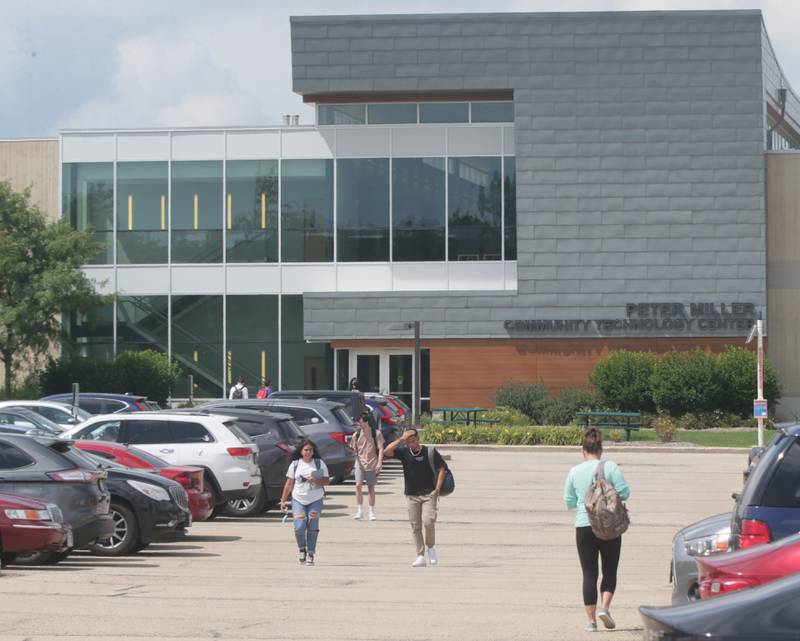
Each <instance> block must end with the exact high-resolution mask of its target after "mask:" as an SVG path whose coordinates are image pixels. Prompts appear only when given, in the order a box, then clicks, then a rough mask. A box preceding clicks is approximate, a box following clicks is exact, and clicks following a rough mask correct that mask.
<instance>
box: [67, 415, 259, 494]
mask: <svg viewBox="0 0 800 641" xmlns="http://www.w3.org/2000/svg"><path fill="white" fill-rule="evenodd" d="M61 437H62V438H65V439H79V440H88V441H111V442H114V443H123V444H125V445H135V446H136V447H138V448H139V449H142V450H145V451H146V452H150V453H151V454H155V455H156V456H158V457H160V458H162V459H164V460H165V461H167V462H169V463H172V464H173V465H194V466H196V467H202V468H204V469H205V485H206V487H208V488H209V489H210V490H211V491H212V492H213V493H214V503H215V505H219V506H223V505H224V504H225V503H226V502H227V501H231V500H234V499H241V498H248V497H250V496H252V495H253V494H254V493H255V492H256V491H257V490H258V488H259V487H260V485H261V471H260V468H259V466H258V445H256V444H255V443H253V440H252V439H251V438H250V437H249V436H248V435H247V434H245V433H244V432H242V431H241V430H240V429H239V428H238V427H237V426H236V424H235V418H233V417H230V416H220V415H208V414H187V413H183V412H182V413H180V414H169V413H166V412H135V413H132V414H107V415H104V416H93V417H92V418H90V419H89V420H88V421H86V422H84V423H81V424H80V425H78V426H77V427H74V428H73V429H71V430H68V431H66V432H64V433H63V434H62V435H61Z"/></svg>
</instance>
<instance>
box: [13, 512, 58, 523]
mask: <svg viewBox="0 0 800 641" xmlns="http://www.w3.org/2000/svg"><path fill="white" fill-rule="evenodd" d="M5 513H6V517H7V518H9V519H11V520H12V521H50V520H51V516H50V512H49V511H48V510H5Z"/></svg>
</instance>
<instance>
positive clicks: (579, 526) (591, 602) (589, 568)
mask: <svg viewBox="0 0 800 641" xmlns="http://www.w3.org/2000/svg"><path fill="white" fill-rule="evenodd" d="M582 451H583V459H584V461H583V463H581V464H580V465H576V466H575V467H573V468H572V469H571V470H570V471H569V474H568V475H567V480H566V482H565V483H564V503H566V505H567V508H568V509H570V510H577V512H576V514H575V542H576V544H577V547H578V558H579V559H580V562H581V570H582V571H583V605H584V607H585V608H586V616H587V617H588V618H589V622H588V623H587V624H586V627H585V628H584V629H585V630H587V631H595V630H597V619H598V618H599V619H600V620H601V621H602V622H603V625H604V626H605V627H606V628H609V629H611V628H614V627H616V623H614V619H613V618H611V613H610V612H609V608H610V607H611V599H612V598H614V590H615V589H616V587H617V567H618V566H619V555H620V551H621V549H622V537H621V536H618V537H617V538H616V539H612V540H611V541H604V540H602V539H599V538H597V537H596V536H595V534H594V532H592V528H591V526H590V525H589V516H588V515H587V514H586V506H585V505H584V504H583V498H584V497H585V496H586V491H587V490H588V489H589V485H591V484H592V482H593V480H594V476H595V472H596V471H597V466H598V465H599V464H600V457H601V456H602V455H603V433H602V432H601V431H600V430H599V429H597V428H596V427H590V428H588V429H587V430H586V433H585V434H584V435H583V448H582ZM603 471H604V473H605V477H606V479H607V480H608V482H609V483H611V484H612V485H613V486H614V488H615V489H616V490H617V493H618V494H619V496H620V498H621V499H622V500H626V499H627V498H628V497H629V496H630V494H631V491H630V488H629V487H628V484H627V483H626V482H625V477H624V476H622V470H620V469H619V466H618V465H617V464H616V463H614V462H613V461H605V467H604V468H603ZM598 556H599V557H600V563H601V566H602V569H603V580H602V582H601V583H600V592H601V593H602V604H601V607H600V609H598V608H597V579H598V578H599V572H598V569H597V560H598Z"/></svg>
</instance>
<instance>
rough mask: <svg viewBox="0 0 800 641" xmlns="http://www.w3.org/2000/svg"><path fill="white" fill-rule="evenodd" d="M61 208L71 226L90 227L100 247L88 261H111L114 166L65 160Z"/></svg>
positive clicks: (107, 163)
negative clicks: (95, 254)
mask: <svg viewBox="0 0 800 641" xmlns="http://www.w3.org/2000/svg"><path fill="white" fill-rule="evenodd" d="M62 172H63V173H62V210H63V214H64V218H65V219H66V220H68V221H69V222H70V223H71V224H72V226H73V227H74V228H75V229H91V230H92V233H93V235H94V239H95V240H96V241H97V242H99V243H101V244H102V247H101V251H100V252H99V253H98V254H97V256H96V257H95V258H94V259H93V260H91V261H90V264H92V265H110V264H112V263H113V262H114V249H113V237H114V233H113V230H114V221H113V217H114V195H113V194H114V168H113V165H112V164H111V163H110V162H88V163H83V162H82V163H65V164H64V167H63V169H62Z"/></svg>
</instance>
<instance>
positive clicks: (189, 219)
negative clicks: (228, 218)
mask: <svg viewBox="0 0 800 641" xmlns="http://www.w3.org/2000/svg"><path fill="white" fill-rule="evenodd" d="M171 199H172V262H173V263H221V262H222V163H221V162H219V161H183V162H175V163H173V164H172V194H171Z"/></svg>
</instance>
